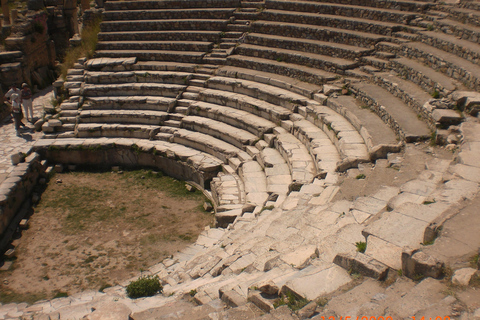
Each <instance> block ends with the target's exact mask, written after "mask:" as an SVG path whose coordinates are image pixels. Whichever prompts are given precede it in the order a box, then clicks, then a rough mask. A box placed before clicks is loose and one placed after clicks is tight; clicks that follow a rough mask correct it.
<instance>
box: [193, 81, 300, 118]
mask: <svg viewBox="0 0 480 320" xmlns="http://www.w3.org/2000/svg"><path fill="white" fill-rule="evenodd" d="M217 88H218V87H217ZM219 89H220V90H215V89H204V90H201V91H200V92H199V97H198V100H200V101H205V102H209V103H215V104H217V105H225V106H227V107H231V108H234V109H237V110H242V111H244V112H248V113H249V114H251V115H252V116H253V115H255V116H258V117H261V118H263V119H266V120H268V122H270V121H271V122H278V121H280V120H285V119H288V118H289V116H290V114H291V111H289V110H287V109H285V108H282V107H279V106H278V105H276V104H272V103H268V102H266V101H262V100H260V99H257V98H254V97H250V96H247V95H243V94H238V93H235V92H228V91H224V90H221V88H219Z"/></svg>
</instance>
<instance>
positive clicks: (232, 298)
mask: <svg viewBox="0 0 480 320" xmlns="http://www.w3.org/2000/svg"><path fill="white" fill-rule="evenodd" d="M220 299H222V301H223V302H225V303H226V304H227V305H228V306H230V307H233V308H236V307H240V306H243V305H245V304H246V303H247V299H245V297H242V296H241V295H240V294H239V293H238V292H236V291H235V290H228V291H226V292H222V290H220Z"/></svg>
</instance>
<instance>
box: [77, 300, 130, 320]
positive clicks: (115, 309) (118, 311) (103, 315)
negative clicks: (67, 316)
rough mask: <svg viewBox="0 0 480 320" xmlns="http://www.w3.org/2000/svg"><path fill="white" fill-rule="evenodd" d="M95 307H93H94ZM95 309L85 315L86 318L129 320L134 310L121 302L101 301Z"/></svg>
mask: <svg viewBox="0 0 480 320" xmlns="http://www.w3.org/2000/svg"><path fill="white" fill-rule="evenodd" d="M92 309H93V308H92ZM94 310H95V311H93V312H92V313H91V314H89V315H87V316H85V317H84V319H86V320H123V319H125V320H128V319H130V315H131V314H132V310H130V308H128V307H127V306H125V305H124V304H123V303H120V302H112V301H107V302H101V303H100V304H97V305H95V309H94Z"/></svg>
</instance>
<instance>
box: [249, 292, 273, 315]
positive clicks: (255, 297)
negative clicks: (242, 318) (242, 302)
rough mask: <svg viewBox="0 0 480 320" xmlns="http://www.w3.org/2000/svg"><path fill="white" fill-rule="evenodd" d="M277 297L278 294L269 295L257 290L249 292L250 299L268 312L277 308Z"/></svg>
mask: <svg viewBox="0 0 480 320" xmlns="http://www.w3.org/2000/svg"><path fill="white" fill-rule="evenodd" d="M276 299H278V296H277V295H269V294H266V293H263V292H260V291H256V290H254V291H249V292H248V300H249V301H251V302H252V303H253V304H254V305H256V306H257V307H258V308H260V309H261V310H263V311H265V312H267V313H269V312H270V311H272V310H274V309H275V308H274V306H273V303H274V302H275V300H276Z"/></svg>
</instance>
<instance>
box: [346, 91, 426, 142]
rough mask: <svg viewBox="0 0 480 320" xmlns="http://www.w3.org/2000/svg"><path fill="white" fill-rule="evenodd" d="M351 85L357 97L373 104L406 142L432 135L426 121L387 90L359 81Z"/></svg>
mask: <svg viewBox="0 0 480 320" xmlns="http://www.w3.org/2000/svg"><path fill="white" fill-rule="evenodd" d="M350 86H351V88H352V90H353V91H354V92H355V94H356V96H357V98H359V99H360V100H362V101H363V102H364V103H366V104H367V105H369V106H371V108H372V109H373V110H375V112H376V113H377V114H378V115H379V116H380V118H381V119H382V120H383V121H384V122H385V123H387V124H388V125H389V126H390V127H391V128H392V129H393V130H394V131H395V132H396V134H397V135H399V136H400V137H401V138H402V139H405V141H406V142H413V141H417V140H423V139H427V138H429V137H430V130H429V129H428V126H427V125H426V124H425V122H423V121H421V120H419V119H418V118H417V115H416V113H415V112H414V111H413V110H412V109H411V108H410V107H408V106H407V105H406V104H405V103H404V102H403V101H402V100H400V99H399V98H397V97H395V96H393V95H392V94H391V93H389V92H388V91H387V90H385V89H383V88H380V87H379V86H377V85H373V84H368V83H359V82H357V83H351V85H350Z"/></svg>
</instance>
